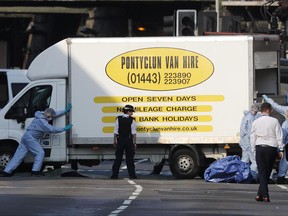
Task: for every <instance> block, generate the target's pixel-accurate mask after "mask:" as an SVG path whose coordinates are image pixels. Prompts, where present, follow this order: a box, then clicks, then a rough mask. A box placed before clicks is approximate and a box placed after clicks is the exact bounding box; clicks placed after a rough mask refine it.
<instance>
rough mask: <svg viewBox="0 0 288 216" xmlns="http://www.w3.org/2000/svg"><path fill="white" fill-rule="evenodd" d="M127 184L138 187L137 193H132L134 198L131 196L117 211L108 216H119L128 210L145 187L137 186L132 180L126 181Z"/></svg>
mask: <svg viewBox="0 0 288 216" xmlns="http://www.w3.org/2000/svg"><path fill="white" fill-rule="evenodd" d="M126 180H127V182H128V183H129V184H131V185H133V186H135V187H136V189H135V191H134V192H133V193H132V196H129V198H128V199H127V200H124V202H123V203H122V205H121V206H119V207H118V208H117V209H116V210H114V211H112V212H111V213H110V214H109V215H108V216H118V214H119V213H121V212H122V211H124V210H125V209H126V208H128V207H129V205H130V204H131V202H132V201H133V200H135V199H136V198H137V197H138V196H139V195H140V193H141V192H142V191H143V187H142V186H141V185H138V184H136V183H135V182H134V181H132V180H130V179H126Z"/></svg>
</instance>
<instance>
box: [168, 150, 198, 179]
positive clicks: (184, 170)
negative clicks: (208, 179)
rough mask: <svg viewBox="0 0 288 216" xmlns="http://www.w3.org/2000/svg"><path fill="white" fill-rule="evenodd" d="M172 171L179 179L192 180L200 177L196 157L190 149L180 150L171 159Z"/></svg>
mask: <svg viewBox="0 0 288 216" xmlns="http://www.w3.org/2000/svg"><path fill="white" fill-rule="evenodd" d="M170 170H171V172H172V174H173V175H174V176H175V177H176V178H178V179H191V178H194V177H196V176H197V175H198V172H199V166H198V164H197V160H196V156H195V154H194V152H193V151H192V150H190V149H179V150H177V151H175V152H174V153H173V155H172V157H171V161H170Z"/></svg>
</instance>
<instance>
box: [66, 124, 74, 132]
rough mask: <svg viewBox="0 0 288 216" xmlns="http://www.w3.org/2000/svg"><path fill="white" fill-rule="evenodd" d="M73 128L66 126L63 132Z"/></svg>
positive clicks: (69, 125)
mask: <svg viewBox="0 0 288 216" xmlns="http://www.w3.org/2000/svg"><path fill="white" fill-rule="evenodd" d="M72 127H73V125H72V124H68V125H66V126H65V128H64V131H67V130H70V129H71V128H72Z"/></svg>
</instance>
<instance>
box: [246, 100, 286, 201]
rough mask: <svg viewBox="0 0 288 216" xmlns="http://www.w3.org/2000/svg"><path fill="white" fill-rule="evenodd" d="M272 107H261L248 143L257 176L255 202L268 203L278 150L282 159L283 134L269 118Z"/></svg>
mask: <svg viewBox="0 0 288 216" xmlns="http://www.w3.org/2000/svg"><path fill="white" fill-rule="evenodd" d="M272 111H273V110H272V107H271V104H269V103H263V104H262V105H261V114H262V117H261V118H258V119H256V120H255V121H254V122H253V123H252V129H251V135H250V141H251V150H252V152H254V153H256V163H257V167H258V175H259V183H260V184H259V188H258V192H257V196H256V197H255V200H256V201H264V202H270V198H269V191H268V181H269V176H270V173H271V171H272V168H273V164H274V162H275V160H276V157H277V155H278V150H279V157H280V158H282V157H283V147H284V145H283V143H282V138H283V133H282V128H281V125H280V123H279V121H278V120H277V119H276V118H273V117H270V115H271V113H272Z"/></svg>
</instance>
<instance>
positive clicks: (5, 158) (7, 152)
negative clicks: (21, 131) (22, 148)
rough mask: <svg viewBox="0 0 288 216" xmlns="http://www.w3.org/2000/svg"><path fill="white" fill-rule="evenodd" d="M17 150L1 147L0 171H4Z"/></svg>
mask: <svg viewBox="0 0 288 216" xmlns="http://www.w3.org/2000/svg"><path fill="white" fill-rule="evenodd" d="M14 152H15V149H13V148H12V147H9V146H0V169H2V170H4V169H5V167H6V165H7V164H8V162H9V161H10V160H11V159H12V157H13V155H14Z"/></svg>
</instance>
